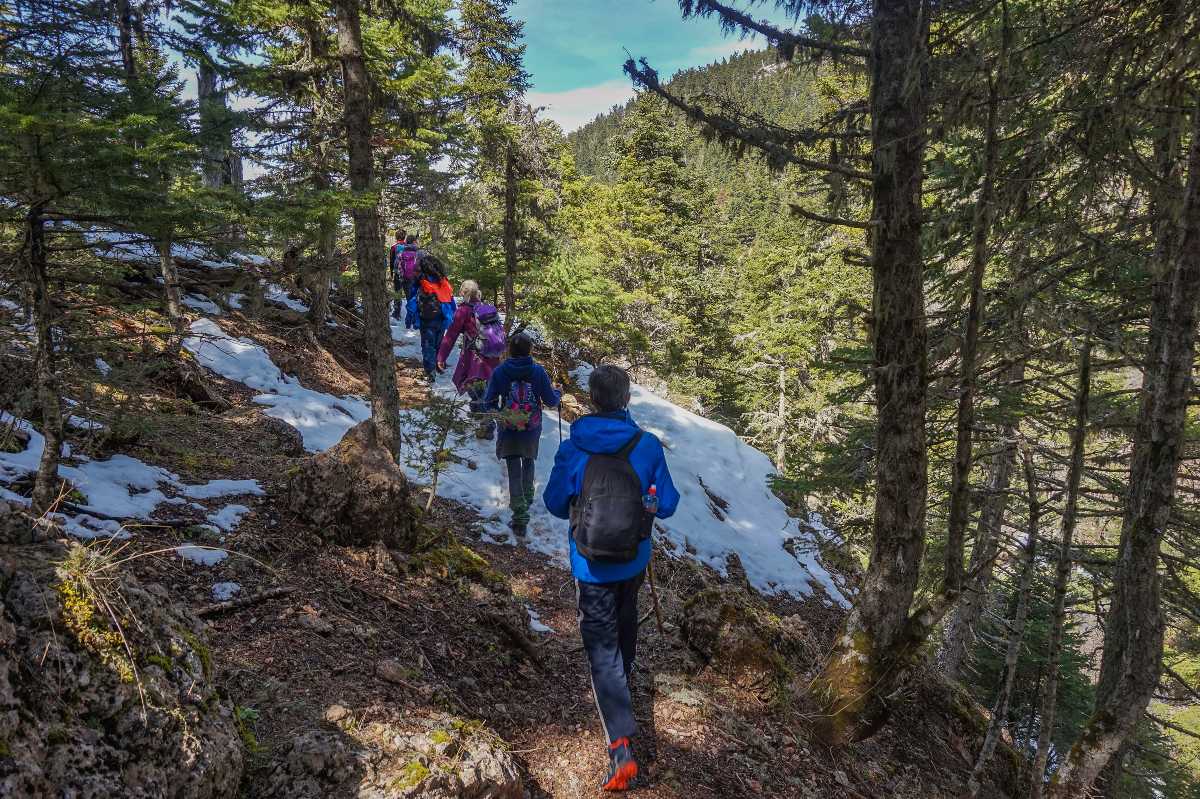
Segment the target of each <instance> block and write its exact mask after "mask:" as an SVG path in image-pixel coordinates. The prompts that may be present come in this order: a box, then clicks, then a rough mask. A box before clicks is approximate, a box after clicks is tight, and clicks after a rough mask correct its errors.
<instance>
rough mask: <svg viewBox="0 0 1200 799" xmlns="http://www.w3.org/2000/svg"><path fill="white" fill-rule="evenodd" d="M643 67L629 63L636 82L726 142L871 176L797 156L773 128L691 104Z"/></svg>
mask: <svg viewBox="0 0 1200 799" xmlns="http://www.w3.org/2000/svg"><path fill="white" fill-rule="evenodd" d="M641 64H642V65H641V67H639V66H638V65H637V64H636V63H634V60H633V59H632V58H631V59H629V60H627V61H626V62H625V74H627V75H629V77H630V78H631V79H632V80H633V82H634V83H636V84H638V85H640V86H642V87H643V88H646V89H649V90H650V91H652V92H654V93H655V94H657V95H658V96H659V97H662V98H663V99H664V100H666V101H667V102H668V103H670V104H671V105H673V106H674V107H676V108H678V109H679V110H680V111H682V112H683V113H684V114H686V115H687V116H688V118H689V119H691V120H693V121H695V122H699V123H701V124H704V125H707V126H708V127H709V128H711V129H712V130H714V131H715V132H716V133H717V136H718V137H719V138H720V139H722V140H725V141H728V140H737V141H739V142H742V143H743V144H746V145H749V146H751V147H754V148H755V149H757V150H759V151H761V152H762V153H763V154H764V155H765V156H766V157H767V160H768V161H769V162H771V163H772V164H773V165H777V166H778V165H785V164H793V165H795V166H799V167H803V168H805V169H810V170H814V171H822V172H834V173H837V174H839V175H845V176H846V177H849V178H854V179H856V180H867V181H869V180H870V179H871V173H870V172H862V171H860V170H857V169H850V168H849V167H845V166H842V165H840V164H830V163H827V162H823V161H813V160H811V159H808V158H803V157H801V156H799V155H796V154H795V153H794V152H792V151H791V150H790V149H788V148H787V147H785V146H783V145H782V144H780V143H779V141H778V137H777V136H773V135H771V133H770V131H768V130H766V129H763V128H748V127H746V126H744V125H739V124H738V123H737V122H735V121H733V120H731V119H729V118H728V117H725V116H721V115H718V114H713V113H710V112H708V111H705V110H704V109H703V108H701V107H700V106H698V105H696V104H694V103H690V102H688V101H687V100H684V99H682V98H680V97H676V96H675V95H673V94H671V93H670V92H668V91H667V90H666V89H665V88H663V86H662V84H661V83H660V82H659V80H658V72H657V71H655V70H654V69H652V68H651V67H650V65H649V64H647V63H646V61H645V59H642V62H641Z"/></svg>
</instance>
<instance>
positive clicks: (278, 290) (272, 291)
mask: <svg viewBox="0 0 1200 799" xmlns="http://www.w3.org/2000/svg"><path fill="white" fill-rule="evenodd" d="M263 297H265V298H266V299H268V300H271V301H272V302H277V303H279V304H280V305H283V306H285V307H287V308H290V309H292V310H293V311H298V312H299V313H308V306H307V305H305V304H304V303H302V302H300V301H299V300H294V299H292V297H291V295H289V294H288V293H287V289H285V288H284V287H283V286H280V285H279V284H278V283H264V284H263Z"/></svg>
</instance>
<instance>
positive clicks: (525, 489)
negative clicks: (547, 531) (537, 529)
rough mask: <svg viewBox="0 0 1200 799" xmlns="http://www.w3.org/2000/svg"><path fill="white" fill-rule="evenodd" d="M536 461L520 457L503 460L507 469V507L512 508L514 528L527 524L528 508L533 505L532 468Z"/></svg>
mask: <svg viewBox="0 0 1200 799" xmlns="http://www.w3.org/2000/svg"><path fill="white" fill-rule="evenodd" d="M535 463H536V461H534V459H533V458H525V457H522V456H520V455H516V456H513V457H511V458H505V459H504V465H505V466H507V467H508V506H509V507H510V508H512V520H513V526H514V527H525V526H526V525H527V524H529V506H530V505H532V504H533V481H534V474H533V468H534V464H535Z"/></svg>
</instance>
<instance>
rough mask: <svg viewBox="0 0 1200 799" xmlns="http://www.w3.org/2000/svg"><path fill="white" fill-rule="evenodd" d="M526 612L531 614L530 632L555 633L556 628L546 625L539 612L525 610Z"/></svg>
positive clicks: (529, 609) (530, 609)
mask: <svg viewBox="0 0 1200 799" xmlns="http://www.w3.org/2000/svg"><path fill="white" fill-rule="evenodd" d="M525 610H526V611H528V612H529V629H530V630H533V631H534V632H535V633H552V632H554V628H552V627H548V626H547V625H546V624H544V623H543V622H542V618H541V616H539V615H538V612H537V611H536V610H534V609H533V608H525Z"/></svg>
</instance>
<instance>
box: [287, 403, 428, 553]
mask: <svg viewBox="0 0 1200 799" xmlns="http://www.w3.org/2000/svg"><path fill="white" fill-rule="evenodd" d="M287 504H288V507H289V508H290V509H291V510H292V512H293V513H295V514H296V516H298V517H299V518H300V519H303V520H304V521H306V522H308V523H309V524H311V525H312V526H313V527H314V528H315V530H316V532H317V534H318V535H319V536H320V537H321V538H322V539H323V540H324V541H326V542H328V543H331V544H340V545H342V546H370V545H371V544H373V543H375V542H376V541H382V542H383V543H384V544H385V545H386V546H387V547H388V548H389V549H395V550H399V551H401V552H411V551H413V549H414V548H415V547H416V545H417V537H418V526H417V524H416V511H415V509H414V508H413V506H412V503H411V502H410V500H409V491H408V479H407V478H406V477H405V476H404V472H403V471H402V470H401V469H400V467H399V466H398V465H397V464H396V460H395V459H394V458H393V457H392V454H391V453H390V452H388V450H387V449H386V448H385V447H383V446H382V445H381V444H380V443H379V439H378V435H377V433H376V430H375V425H374V424H373V423H372V422H371V421H369V420H368V421H366V422H363V423H361V424H359V425H358V426H356V427H354V428H352V429H351V430H350V431H349V432H347V433H346V435H345V436H343V437H342V440H341V441H339V442H338V444H337V446H336V447H333V448H332V449H330V450H328V451H326V452H322V453H320V454H318V455H315V456H313V457H312V458H311V459H310V460H308V461H306V462H305V463H304V465H302V466H301V467H300V468H299V469H298V470H297V471H296V472H295V473H294V474H292V475H291V476H290V478H289V480H288V489H287Z"/></svg>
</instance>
